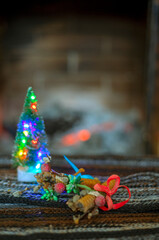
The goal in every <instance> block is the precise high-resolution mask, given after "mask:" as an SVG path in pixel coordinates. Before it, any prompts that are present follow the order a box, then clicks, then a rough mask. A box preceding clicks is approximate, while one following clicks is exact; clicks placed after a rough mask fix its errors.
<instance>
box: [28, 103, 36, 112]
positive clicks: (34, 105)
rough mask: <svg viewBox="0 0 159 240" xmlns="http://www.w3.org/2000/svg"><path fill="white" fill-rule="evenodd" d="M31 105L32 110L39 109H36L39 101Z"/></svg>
mask: <svg viewBox="0 0 159 240" xmlns="http://www.w3.org/2000/svg"><path fill="white" fill-rule="evenodd" d="M30 107H31V109H32V110H34V111H37V109H36V108H37V103H32V104H31V106H30Z"/></svg>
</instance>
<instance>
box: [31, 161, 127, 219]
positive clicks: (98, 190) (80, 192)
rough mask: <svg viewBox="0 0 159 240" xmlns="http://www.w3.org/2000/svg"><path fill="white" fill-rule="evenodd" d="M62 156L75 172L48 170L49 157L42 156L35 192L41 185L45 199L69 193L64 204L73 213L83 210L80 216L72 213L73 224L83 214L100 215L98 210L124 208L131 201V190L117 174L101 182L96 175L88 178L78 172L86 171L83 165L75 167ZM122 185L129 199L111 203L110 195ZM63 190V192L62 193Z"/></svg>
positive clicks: (56, 197)
mask: <svg viewBox="0 0 159 240" xmlns="http://www.w3.org/2000/svg"><path fill="white" fill-rule="evenodd" d="M64 157H65V159H66V161H67V162H68V163H70V165H71V166H73V168H74V169H75V174H74V175H70V174H66V173H57V172H56V171H55V170H53V169H51V167H50V165H47V164H49V163H50V157H48V158H44V162H45V163H43V164H42V165H41V169H42V173H37V174H36V175H35V177H36V179H37V182H38V184H39V185H38V186H36V187H35V191H37V189H41V188H42V189H43V190H44V191H45V193H44V194H43V196H42V197H41V199H46V200H47V201H51V200H53V201H58V199H59V198H60V195H62V194H65V197H66V196H67V194H68V196H72V197H71V198H69V199H68V201H67V202H66V204H67V206H68V207H69V208H71V209H72V210H73V211H74V212H79V211H80V212H82V214H81V215H78V216H73V220H74V223H75V224H78V223H79V221H80V219H82V218H83V217H85V216H86V215H87V216H88V219H90V218H91V217H92V216H95V215H97V214H99V209H101V210H103V211H109V210H112V209H114V210H115V209H118V208H121V207H123V206H124V205H125V204H126V203H127V202H128V201H129V200H130V197H131V193H130V190H129V188H128V187H127V186H124V185H120V177H119V176H118V175H111V176H110V177H109V178H108V179H107V180H106V181H105V182H103V183H101V182H100V180H99V179H98V178H93V177H91V176H90V178H89V179H88V178H84V177H83V176H86V177H88V176H89V175H81V173H82V172H84V171H85V170H84V169H83V168H80V169H78V168H77V167H76V166H75V165H74V164H73V163H72V162H71V161H70V160H69V159H67V158H66V156H64ZM49 169H50V170H49ZM48 170H49V171H48ZM121 187H122V188H125V189H126V190H127V192H128V195H129V198H128V199H126V200H125V201H122V202H119V203H115V204H114V203H113V200H112V198H111V196H112V195H114V194H115V193H116V192H117V190H118V188H121ZM65 190H66V193H64V192H65Z"/></svg>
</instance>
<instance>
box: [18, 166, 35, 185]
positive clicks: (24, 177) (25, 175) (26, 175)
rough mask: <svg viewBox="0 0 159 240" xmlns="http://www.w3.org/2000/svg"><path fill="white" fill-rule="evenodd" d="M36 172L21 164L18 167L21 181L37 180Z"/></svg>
mask: <svg viewBox="0 0 159 240" xmlns="http://www.w3.org/2000/svg"><path fill="white" fill-rule="evenodd" d="M35 174H36V173H35V172H31V171H30V169H29V168H28V167H22V166H19V167H18V168H17V179H18V181H19V182H36V178H35V177H34V175H35Z"/></svg>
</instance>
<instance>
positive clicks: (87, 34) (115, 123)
mask: <svg viewBox="0 0 159 240" xmlns="http://www.w3.org/2000/svg"><path fill="white" fill-rule="evenodd" d="M158 7H159V1H157V0H151V1H150V0H140V1H137V0H133V1H125V0H121V1H117V0H113V1H107V0H103V1H102V0H99V1H93V0H92V1H89V0H87V1H80V0H76V1H73V0H68V1H64V0H54V1H33V2H24V1H23V2H20V3H19V2H17V1H14V2H9V1H5V3H3V5H1V9H0V63H1V64H0V153H1V154H4V155H5V154H8V155H11V152H12V147H13V143H14V138H15V134H16V128H17V123H18V121H19V116H20V114H21V112H22V108H23V103H24V99H25V96H26V92H27V88H28V87H29V86H32V87H33V90H34V92H35V94H36V96H37V99H38V103H39V110H40V113H41V114H42V116H43V118H44V121H45V127H46V132H47V135H48V143H49V147H48V148H49V150H50V152H51V153H53V154H60V155H61V154H69V155H71V154H72V155H79V154H80V155H91V154H96V155H98V154H100V155H101V154H118V155H126V156H130V155H137V156H139V155H144V154H154V155H159V99H158V94H157V90H158V89H159V83H158V67H159V63H158V51H159V44H158Z"/></svg>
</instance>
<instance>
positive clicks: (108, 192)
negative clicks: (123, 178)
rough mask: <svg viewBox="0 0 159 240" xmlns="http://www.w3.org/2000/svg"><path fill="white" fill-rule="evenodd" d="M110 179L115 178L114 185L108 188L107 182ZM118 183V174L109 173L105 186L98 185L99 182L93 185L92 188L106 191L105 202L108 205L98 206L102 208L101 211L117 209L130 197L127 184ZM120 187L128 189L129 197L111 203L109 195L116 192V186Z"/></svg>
mask: <svg viewBox="0 0 159 240" xmlns="http://www.w3.org/2000/svg"><path fill="white" fill-rule="evenodd" d="M111 180H116V181H115V185H114V187H113V188H112V189H110V188H109V183H110V181H111ZM119 184H120V177H119V176H118V175H111V176H110V177H109V178H108V180H107V186H104V185H100V184H99V183H97V184H96V185H95V186H94V190H96V191H99V192H105V193H106V198H105V199H106V202H107V205H108V207H105V206H103V207H100V209H102V210H103V211H109V210H111V209H118V208H121V207H123V206H124V205H125V204H126V203H127V202H128V201H129V200H130V198H131V192H130V190H129V188H128V187H127V186H124V185H119ZM120 187H123V188H126V189H127V191H128V194H129V198H128V199H127V200H125V201H123V202H120V203H116V204H113V201H112V199H111V196H112V195H113V194H114V193H116V191H117V190H118V188H120Z"/></svg>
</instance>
